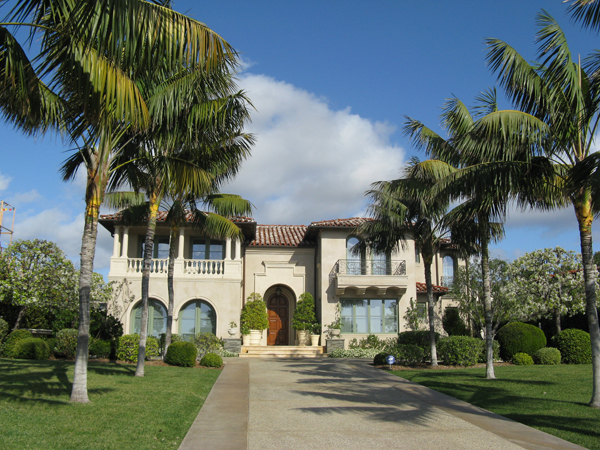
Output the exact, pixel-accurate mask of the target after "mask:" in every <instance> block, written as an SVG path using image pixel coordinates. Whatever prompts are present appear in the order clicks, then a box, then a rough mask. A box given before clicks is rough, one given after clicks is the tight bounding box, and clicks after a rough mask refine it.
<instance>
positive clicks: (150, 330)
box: [130, 298, 168, 338]
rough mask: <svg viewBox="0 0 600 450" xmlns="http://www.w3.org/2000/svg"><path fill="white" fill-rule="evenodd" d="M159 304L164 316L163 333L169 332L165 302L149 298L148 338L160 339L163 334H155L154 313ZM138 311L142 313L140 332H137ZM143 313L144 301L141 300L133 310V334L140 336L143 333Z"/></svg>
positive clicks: (131, 318)
mask: <svg viewBox="0 0 600 450" xmlns="http://www.w3.org/2000/svg"><path fill="white" fill-rule="evenodd" d="M156 304H158V305H159V306H160V307H162V309H163V311H164V314H163V326H162V328H161V331H163V330H164V333H166V332H167V314H168V311H167V307H166V306H165V304H164V303H163V302H161V301H160V300H158V299H156V298H149V299H148V328H147V330H148V336H154V337H156V338H159V337H160V335H161V334H162V333H158V334H154V312H155V310H156V308H155V305H156ZM137 311H140V330H138V331H136V317H135V316H136V314H137ZM141 313H142V301H141V300H140V301H139V302H137V303H136V304H135V306H134V307H133V308H132V309H131V317H130V320H131V322H130V323H131V332H132V334H140V331H141V326H142V317H141ZM150 324H152V326H150Z"/></svg>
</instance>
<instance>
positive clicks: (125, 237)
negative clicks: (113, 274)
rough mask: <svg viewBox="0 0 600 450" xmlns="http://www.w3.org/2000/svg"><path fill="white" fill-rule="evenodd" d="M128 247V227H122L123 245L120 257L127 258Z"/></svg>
mask: <svg viewBox="0 0 600 450" xmlns="http://www.w3.org/2000/svg"><path fill="white" fill-rule="evenodd" d="M128 249H129V227H123V246H122V247H121V258H127V250H128Z"/></svg>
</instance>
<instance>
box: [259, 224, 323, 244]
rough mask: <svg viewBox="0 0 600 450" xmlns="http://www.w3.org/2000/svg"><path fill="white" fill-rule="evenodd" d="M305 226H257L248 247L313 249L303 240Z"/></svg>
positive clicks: (308, 242)
mask: <svg viewBox="0 0 600 450" xmlns="http://www.w3.org/2000/svg"><path fill="white" fill-rule="evenodd" d="M306 228H307V227H306V225H258V226H257V227H256V239H254V240H253V241H251V242H250V243H249V244H248V245H249V246H250V247H314V246H315V243H314V242H312V241H309V240H306V239H305V234H306Z"/></svg>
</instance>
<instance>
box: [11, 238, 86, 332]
mask: <svg viewBox="0 0 600 450" xmlns="http://www.w3.org/2000/svg"><path fill="white" fill-rule="evenodd" d="M75 273H76V272H75V268H74V267H73V264H72V263H71V261H69V260H68V259H67V257H66V256H65V254H64V252H63V251H62V250H61V249H60V248H59V247H58V246H57V245H56V244H55V243H53V242H49V241H44V240H40V239H35V240H33V241H26V240H18V241H16V242H14V243H13V244H11V245H10V246H9V247H8V248H7V249H6V250H5V251H4V252H3V253H2V255H1V257H0V296H2V298H3V299H4V300H5V301H6V300H8V301H10V302H12V304H13V305H16V306H18V307H19V315H18V317H17V320H16V321H15V324H14V327H13V329H14V330H16V329H17V328H19V323H20V321H21V319H22V317H23V314H24V313H25V311H26V310H27V308H29V307H35V308H37V309H39V310H41V311H43V312H45V313H48V314H49V313H51V312H54V311H56V310H58V309H68V308H73V307H74V305H75V302H76V298H77V297H76V280H75Z"/></svg>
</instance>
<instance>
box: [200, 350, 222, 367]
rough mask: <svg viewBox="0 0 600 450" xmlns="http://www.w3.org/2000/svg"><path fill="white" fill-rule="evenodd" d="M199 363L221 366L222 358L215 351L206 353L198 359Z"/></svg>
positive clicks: (205, 365) (206, 365) (207, 365)
mask: <svg viewBox="0 0 600 450" xmlns="http://www.w3.org/2000/svg"><path fill="white" fill-rule="evenodd" d="M200 365H201V366H204V367H221V366H222V365H223V358H221V357H220V356H219V355H217V354H215V353H207V354H206V355H204V357H203V358H202V359H201V360H200Z"/></svg>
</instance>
